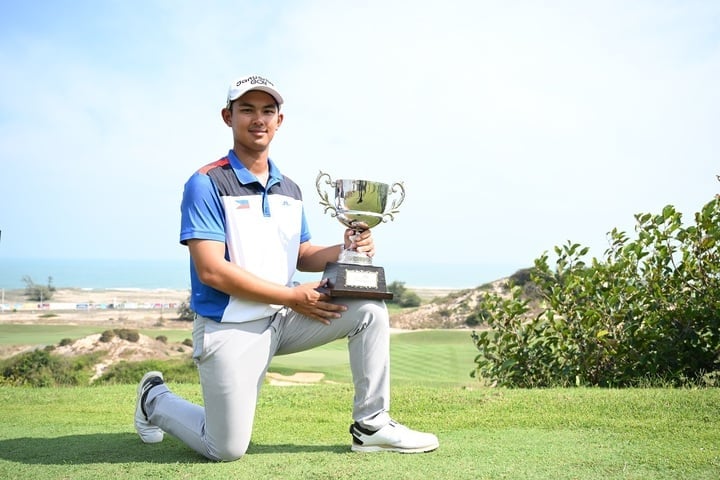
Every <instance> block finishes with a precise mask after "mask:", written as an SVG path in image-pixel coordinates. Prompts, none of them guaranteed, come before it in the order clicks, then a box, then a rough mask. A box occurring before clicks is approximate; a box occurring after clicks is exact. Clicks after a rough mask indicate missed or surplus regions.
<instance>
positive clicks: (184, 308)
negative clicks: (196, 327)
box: [177, 298, 195, 322]
mask: <svg viewBox="0 0 720 480" xmlns="http://www.w3.org/2000/svg"><path fill="white" fill-rule="evenodd" d="M177 314H178V320H183V321H186V322H192V321H193V320H195V312H194V311H193V310H192V308H190V298H188V299H187V300H186V301H184V302H182V303H181V304H180V306H179V307H178V309H177Z"/></svg>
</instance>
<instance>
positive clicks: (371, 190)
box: [315, 172, 405, 300]
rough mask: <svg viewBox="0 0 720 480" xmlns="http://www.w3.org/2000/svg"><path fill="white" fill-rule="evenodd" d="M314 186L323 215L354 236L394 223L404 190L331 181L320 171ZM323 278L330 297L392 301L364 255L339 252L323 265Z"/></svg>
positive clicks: (380, 269)
mask: <svg viewBox="0 0 720 480" xmlns="http://www.w3.org/2000/svg"><path fill="white" fill-rule="evenodd" d="M315 186H316V188H317V191H318V194H319V195H320V204H321V205H322V206H324V207H325V212H328V211H330V212H331V213H330V215H331V216H332V217H335V218H337V219H338V221H340V223H342V224H343V225H345V226H346V227H347V228H351V229H353V230H355V232H356V233H362V232H364V231H365V230H367V229H369V228H374V227H376V226H378V225H379V224H380V223H384V222H387V221H388V220H394V219H395V214H396V213H398V211H399V210H398V207H399V206H400V204H402V202H403V200H405V188H404V187H403V184H402V183H399V182H396V183H393V184H392V185H388V184H386V183H380V182H371V181H368V180H348V179H340V180H332V178H331V177H330V175H328V174H327V173H323V172H320V173H319V175H318V176H317V179H316V180H315ZM330 191H332V194H333V200H332V203H331V201H330ZM323 279H327V284H326V288H325V289H324V290H323V291H324V292H325V293H327V294H329V295H330V296H331V297H360V298H374V299H384V300H389V299H392V298H393V294H392V293H391V292H388V291H387V285H386V282H385V270H384V269H383V267H379V266H374V265H373V264H372V259H371V258H370V257H369V256H368V255H366V254H365V253H364V252H358V251H357V250H349V249H348V250H343V251H342V253H341V254H340V257H339V258H338V261H337V262H329V263H328V264H327V266H326V267H325V272H324V273H323Z"/></svg>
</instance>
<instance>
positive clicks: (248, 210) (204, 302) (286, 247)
mask: <svg viewBox="0 0 720 480" xmlns="http://www.w3.org/2000/svg"><path fill="white" fill-rule="evenodd" d="M268 164H269V169H270V176H269V178H268V182H267V185H266V186H263V185H262V184H261V183H260V182H259V181H258V180H257V178H256V177H255V175H253V174H252V173H251V172H250V171H249V170H248V169H247V168H245V167H244V166H243V164H242V163H241V162H240V160H239V159H238V158H237V157H236V156H235V152H233V151H232V150H230V152H229V153H228V155H227V156H226V157H223V158H221V159H220V160H218V161H216V162H213V163H210V164H208V165H206V166H204V167H202V168H201V169H200V170H198V171H197V172H195V173H194V174H193V175H192V176H191V177H190V179H189V180H188V181H187V183H186V184H185V189H184V192H183V199H182V203H181V207H180V210H181V225H180V243H182V244H183V245H186V244H187V241H188V240H190V239H203V240H215V241H218V242H223V243H224V244H225V258H226V259H227V260H229V261H230V262H232V263H234V264H236V265H238V266H240V267H241V268H244V269H245V270H247V271H249V272H251V273H253V274H254V275H257V276H258V277H261V278H263V279H265V280H268V281H270V282H274V283H278V284H281V285H289V284H290V283H291V282H292V277H293V275H294V274H295V271H296V267H297V260H298V251H299V248H300V244H301V243H302V242H306V241H308V240H310V231H309V229H308V225H307V221H306V219H305V211H304V209H303V203H302V193H301V192H300V187H298V186H297V184H296V183H295V182H293V181H292V180H291V179H289V178H288V177H285V176H283V175H282V173H280V170H279V169H278V168H277V166H276V165H275V164H274V163H273V162H272V160H268ZM190 282H191V287H192V294H191V297H190V307H191V308H192V309H193V310H194V311H195V312H196V313H198V314H199V315H202V316H204V317H208V318H211V319H213V320H215V321H218V322H232V323H238V322H247V321H251V320H257V319H259V318H263V317H267V316H270V315H273V314H274V313H275V312H277V311H278V310H279V309H280V308H281V307H282V305H268V304H265V303H258V302H251V301H247V300H242V299H239V298H235V297H231V296H229V295H227V294H226V293H223V292H220V291H219V290H216V289H214V288H212V287H209V286H207V285H205V284H203V283H202V282H201V281H200V279H199V278H198V275H197V272H196V270H195V266H194V265H193V263H192V261H191V262H190Z"/></svg>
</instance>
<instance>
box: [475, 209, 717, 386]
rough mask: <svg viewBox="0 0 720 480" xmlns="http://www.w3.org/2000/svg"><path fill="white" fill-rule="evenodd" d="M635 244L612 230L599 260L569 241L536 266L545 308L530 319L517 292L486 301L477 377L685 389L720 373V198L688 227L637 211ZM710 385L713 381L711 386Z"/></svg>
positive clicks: (667, 216)
mask: <svg viewBox="0 0 720 480" xmlns="http://www.w3.org/2000/svg"><path fill="white" fill-rule="evenodd" d="M635 219H636V228H635V230H636V233H637V238H636V239H630V238H629V236H628V235H627V234H626V233H625V232H621V231H618V230H617V229H613V230H612V231H611V232H609V234H608V236H609V239H610V247H609V248H608V249H607V251H606V252H605V256H604V258H603V259H602V260H598V259H595V258H593V259H592V261H591V262H590V264H587V263H586V262H585V258H586V255H587V253H588V248H586V247H582V246H581V245H578V244H573V243H571V242H568V243H567V244H566V245H563V246H562V247H555V253H556V255H557V260H556V263H555V267H554V269H551V268H550V266H549V264H548V256H547V254H543V255H542V256H541V257H540V258H538V259H537V260H535V268H534V269H533V270H532V271H531V280H532V282H533V283H534V284H535V285H536V286H537V289H538V292H539V294H540V295H541V296H542V298H543V299H544V302H545V305H544V309H543V311H542V312H541V313H540V314H539V315H536V316H534V317H531V316H529V315H528V313H529V309H528V306H527V305H528V304H527V302H528V300H527V298H523V296H522V295H521V293H522V291H521V287H519V286H515V287H514V288H513V290H512V292H511V296H510V298H507V299H503V298H500V297H498V296H496V295H493V294H488V295H487V296H485V297H484V299H483V300H482V301H481V304H480V305H479V306H478V311H480V312H482V314H481V316H482V318H483V320H485V321H486V322H487V324H488V326H489V327H490V328H491V330H490V331H484V332H480V333H473V339H474V341H475V344H476V345H477V347H478V350H479V355H478V356H477V357H476V360H475V363H476V370H475V372H474V373H475V375H476V376H479V377H482V378H484V379H485V380H487V381H490V382H492V383H495V384H499V385H506V386H516V387H530V386H554V385H570V384H575V385H598V386H630V385H639V384H646V383H647V382H648V379H654V381H659V382H663V383H669V384H673V385H683V384H685V383H688V382H696V383H700V382H702V379H703V378H705V379H715V378H716V376H717V373H715V372H718V371H720V316H718V312H719V311H720V200H718V199H717V198H715V199H713V200H712V201H710V202H709V203H707V204H706V205H705V206H704V207H703V208H702V210H701V211H700V212H698V213H696V214H695V224H694V225H692V226H688V227H685V226H683V225H682V222H681V219H682V218H681V214H680V213H679V212H677V211H676V210H675V208H674V207H672V206H667V207H665V208H664V209H663V211H662V213H660V214H657V215H651V214H638V215H636V216H635ZM706 383H709V382H707V381H706Z"/></svg>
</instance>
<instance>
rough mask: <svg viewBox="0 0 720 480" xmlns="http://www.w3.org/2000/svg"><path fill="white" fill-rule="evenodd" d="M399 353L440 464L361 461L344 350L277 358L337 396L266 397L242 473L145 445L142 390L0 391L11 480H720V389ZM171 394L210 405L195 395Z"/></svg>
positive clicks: (410, 406)
mask: <svg viewBox="0 0 720 480" xmlns="http://www.w3.org/2000/svg"><path fill="white" fill-rule="evenodd" d="M63 335H65V336H66V337H72V335H68V333H67V332H63ZM183 338H185V337H183ZM391 348H392V372H393V373H392V377H393V382H392V385H393V400H392V405H391V413H392V415H393V416H394V417H395V418H397V419H398V420H399V421H401V422H403V423H407V424H408V425H410V426H412V427H414V428H419V429H424V430H427V431H432V432H435V433H436V434H437V435H438V437H439V438H440V448H439V449H438V450H437V451H435V452H432V453H428V454H422V455H398V454H355V453H352V452H350V450H349V442H350V436H349V435H348V433H347V429H348V426H349V424H350V422H351V418H350V409H351V402H352V393H353V392H352V387H351V385H350V383H349V381H350V377H349V373H348V370H349V367H348V365H347V352H346V350H345V346H344V342H334V343H332V344H330V345H327V346H325V347H322V348H319V349H315V350H313V351H310V352H303V353H298V354H293V355H288V356H284V357H276V358H275V360H274V361H273V369H276V370H279V371H282V372H283V373H292V372H294V371H319V372H323V373H325V374H326V378H327V379H329V380H333V381H336V382H339V383H332V384H320V385H311V386H299V387H277V386H271V385H267V386H265V387H264V389H263V392H262V394H261V397H260V400H259V404H258V411H257V416H256V423H255V429H254V434H253V440H252V443H251V446H250V450H249V451H248V454H247V455H246V456H245V457H244V458H242V459H241V460H239V461H237V462H232V463H223V464H218V463H212V462H209V461H207V460H205V459H204V458H202V457H200V456H199V455H197V454H195V453H194V452H192V451H191V450H189V449H188V448H187V447H186V446H184V445H183V444H181V443H180V442H179V441H177V440H175V439H173V438H172V437H166V439H165V441H164V442H162V443H161V444H156V445H144V444H142V443H141V442H140V441H139V439H138V438H137V435H136V434H135V432H134V429H133V424H132V418H133V413H134V402H135V385H109V386H90V387H73V388H52V389H51V388H42V389H32V388H20V387H0V409H1V411H2V413H1V414H0V415H1V416H2V420H0V478H8V479H10V478H13V479H14V478H19V479H25V478H27V479H37V478H43V479H45V478H52V479H66V478H72V479H94V480H96V479H99V478H172V479H177V478H182V479H185V478H187V479H190V478H202V479H227V478H251V479H265V478H277V479H294V478H308V479H355V480H356V479H366V478H367V479H377V478H392V479H435V478H437V479H503V478H507V479H518V478H519V479H553V480H559V479H713V480H717V479H718V478H720V389H623V390H609V389H585V388H581V389H574V388H572V389H536V390H509V389H495V388H483V387H480V386H479V385H478V384H477V383H476V382H475V381H473V380H472V379H470V378H469V377H468V373H469V371H470V370H472V367H473V358H474V356H475V349H474V345H473V344H472V342H471V340H470V338H469V332H463V331H461V332H449V331H432V332H412V333H402V334H398V335H394V336H393V337H392V344H391ZM168 383H169V385H170V386H171V388H172V389H173V390H175V391H176V392H177V393H179V394H181V395H183V396H185V397H187V398H189V399H191V400H193V401H196V402H200V401H201V396H200V389H199V386H198V385H197V384H192V383H188V384H175V383H173V381H172V378H168Z"/></svg>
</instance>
